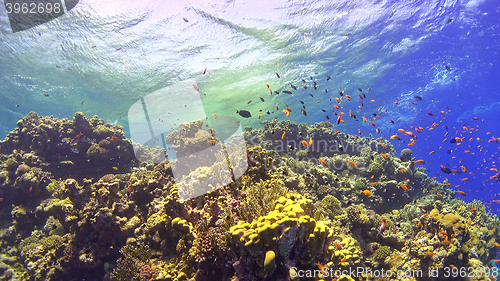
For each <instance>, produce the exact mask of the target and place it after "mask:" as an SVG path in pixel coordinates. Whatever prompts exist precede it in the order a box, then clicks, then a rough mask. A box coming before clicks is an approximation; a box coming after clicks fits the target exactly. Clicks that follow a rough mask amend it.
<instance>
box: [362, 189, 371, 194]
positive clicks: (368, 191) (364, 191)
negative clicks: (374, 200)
mask: <svg viewBox="0 0 500 281" xmlns="http://www.w3.org/2000/svg"><path fill="white" fill-rule="evenodd" d="M363 193H364V194H365V195H372V192H371V191H370V190H368V189H365V190H363Z"/></svg>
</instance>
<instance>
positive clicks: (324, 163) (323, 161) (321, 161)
mask: <svg viewBox="0 0 500 281" xmlns="http://www.w3.org/2000/svg"><path fill="white" fill-rule="evenodd" d="M318 160H319V162H320V163H321V165H323V166H325V167H326V165H327V164H326V161H325V160H323V159H321V158H318Z"/></svg>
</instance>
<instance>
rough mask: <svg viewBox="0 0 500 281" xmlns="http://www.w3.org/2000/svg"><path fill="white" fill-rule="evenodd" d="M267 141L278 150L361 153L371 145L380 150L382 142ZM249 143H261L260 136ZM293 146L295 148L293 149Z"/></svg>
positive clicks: (338, 140)
mask: <svg viewBox="0 0 500 281" xmlns="http://www.w3.org/2000/svg"><path fill="white" fill-rule="evenodd" d="M264 141H265V142H271V143H272V148H273V150H275V151H277V152H288V151H290V150H311V151H314V152H319V153H325V154H328V153H330V154H331V153H349V152H353V153H361V151H362V150H363V149H364V148H365V147H367V146H369V147H370V148H371V150H373V151H378V149H379V146H378V144H380V142H379V141H377V140H375V139H369V140H363V141H360V142H356V141H349V140H345V141H343V140H340V139H332V140H326V139H313V140H312V143H311V144H309V142H308V140H304V141H305V142H306V143H307V146H306V145H304V144H303V141H302V140H295V139H288V140H274V139H273V140H269V139H268V140H264ZM248 142H249V144H251V145H253V146H257V145H260V141H259V140H258V138H256V137H253V138H251V139H250V140H249V141H248ZM292 148H293V149H292Z"/></svg>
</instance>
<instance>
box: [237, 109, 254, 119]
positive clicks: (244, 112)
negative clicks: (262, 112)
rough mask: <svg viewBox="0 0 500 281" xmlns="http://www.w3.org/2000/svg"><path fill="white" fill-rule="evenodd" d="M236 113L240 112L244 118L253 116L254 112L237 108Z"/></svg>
mask: <svg viewBox="0 0 500 281" xmlns="http://www.w3.org/2000/svg"><path fill="white" fill-rule="evenodd" d="M236 113H237V114H239V115H240V116H241V117H244V118H250V117H252V114H251V113H250V111H247V110H239V111H238V110H236Z"/></svg>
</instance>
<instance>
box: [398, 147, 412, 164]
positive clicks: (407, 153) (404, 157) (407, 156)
mask: <svg viewBox="0 0 500 281" xmlns="http://www.w3.org/2000/svg"><path fill="white" fill-rule="evenodd" d="M412 153H413V152H412V151H411V149H408V148H405V149H403V150H401V156H400V159H401V161H403V162H406V161H410V160H411V155H412Z"/></svg>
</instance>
